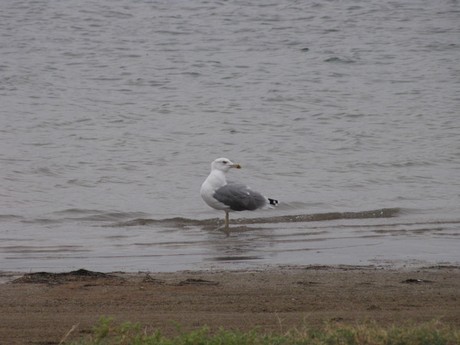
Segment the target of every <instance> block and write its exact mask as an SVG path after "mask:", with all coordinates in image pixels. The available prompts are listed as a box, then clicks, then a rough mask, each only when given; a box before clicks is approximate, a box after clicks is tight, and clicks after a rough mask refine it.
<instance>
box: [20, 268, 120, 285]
mask: <svg viewBox="0 0 460 345" xmlns="http://www.w3.org/2000/svg"><path fill="white" fill-rule="evenodd" d="M107 278H110V279H113V278H118V277H115V276H113V275H110V274H106V273H102V272H94V271H88V270H86V269H83V268H82V269H79V270H76V271H70V272H62V273H50V272H34V273H26V274H24V275H23V276H22V277H20V278H18V279H15V280H13V281H12V283H13V284H24V283H26V284H51V285H55V284H62V283H66V282H75V281H88V280H94V279H107ZM120 279H121V278H120Z"/></svg>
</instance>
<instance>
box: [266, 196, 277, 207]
mask: <svg viewBox="0 0 460 345" xmlns="http://www.w3.org/2000/svg"><path fill="white" fill-rule="evenodd" d="M268 202H269V203H270V205H273V206H276V205H278V204H279V201H278V200H275V199H270V198H268Z"/></svg>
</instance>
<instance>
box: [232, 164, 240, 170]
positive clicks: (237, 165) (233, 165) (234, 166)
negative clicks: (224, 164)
mask: <svg viewBox="0 0 460 345" xmlns="http://www.w3.org/2000/svg"><path fill="white" fill-rule="evenodd" d="M232 168H235V169H241V165H239V164H238V163H234V164H232Z"/></svg>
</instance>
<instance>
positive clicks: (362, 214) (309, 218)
mask: <svg viewBox="0 0 460 345" xmlns="http://www.w3.org/2000/svg"><path fill="white" fill-rule="evenodd" d="M400 213H401V209H400V208H382V209H378V210H371V211H359V212H327V213H316V214H297V215H285V216H274V217H264V218H262V217H259V218H238V219H232V223H234V224H276V223H298V222H320V221H328V220H338V219H366V218H391V217H396V216H397V215H399V214H400ZM219 221H221V219H220V218H210V219H201V220H198V219H189V218H182V217H174V218H167V219H145V218H137V219H133V220H129V221H124V222H118V223H115V224H111V225H108V226H110V227H124V226H144V225H164V226H168V225H169V226H173V227H185V226H209V225H215V224H216V223H218V222H219Z"/></svg>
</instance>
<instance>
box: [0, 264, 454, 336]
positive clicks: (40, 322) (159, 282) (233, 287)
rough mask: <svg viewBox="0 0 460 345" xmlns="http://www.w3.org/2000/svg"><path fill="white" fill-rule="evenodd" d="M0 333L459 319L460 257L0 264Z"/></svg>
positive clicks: (270, 329)
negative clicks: (248, 264)
mask: <svg viewBox="0 0 460 345" xmlns="http://www.w3.org/2000/svg"><path fill="white" fill-rule="evenodd" d="M0 278H1V279H2V280H3V281H5V280H8V282H6V283H5V282H4V283H3V284H0V340H1V341H0V343H2V344H3V343H5V341H6V342H7V343H8V344H59V342H60V341H61V339H62V338H63V337H64V335H65V334H66V333H67V332H68V331H69V330H70V329H71V328H72V327H73V326H75V325H76V327H75V330H74V331H73V332H72V333H71V335H70V338H71V339H72V338H80V337H83V336H84V335H85V334H87V333H88V332H89V331H90V329H91V327H92V326H93V325H94V324H95V322H96V321H97V320H98V319H99V317H100V316H111V317H114V318H115V319H116V320H117V321H118V322H123V321H132V322H140V323H142V324H143V325H144V326H146V327H147V328H148V329H149V330H153V329H161V331H162V332H163V333H164V334H174V332H176V331H177V329H176V324H180V325H181V326H182V329H183V330H190V329H194V328H199V327H202V326H204V325H208V326H209V327H210V328H211V329H216V328H218V327H221V326H223V327H225V328H228V329H240V330H251V329H254V328H258V329H260V330H261V331H268V332H285V331H286V330H288V329H292V328H294V327H298V326H302V325H313V326H317V325H321V324H324V323H325V322H344V323H356V322H365V321H366V320H375V321H377V322H379V323H381V324H383V325H390V324H401V323H405V322H416V323H418V322H425V321H431V320H434V319H436V320H440V321H442V322H444V323H447V324H451V325H454V326H459V327H460V312H459V310H460V267H457V266H435V267H428V268H422V269H420V268H419V269H407V270H391V269H381V268H375V267H357V266H335V267H332V266H305V267H299V266H296V267H276V268H270V269H266V270H260V271H219V272H211V271H199V272H196V271H190V272H187V271H185V272H175V273H158V274H157V273H138V274H128V273H110V274H103V273H101V274H98V273H95V272H90V271H85V270H79V271H74V272H72V273H65V274H51V273H50V274H46V273H44V274H30V275H15V274H12V273H7V272H4V273H0Z"/></svg>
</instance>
